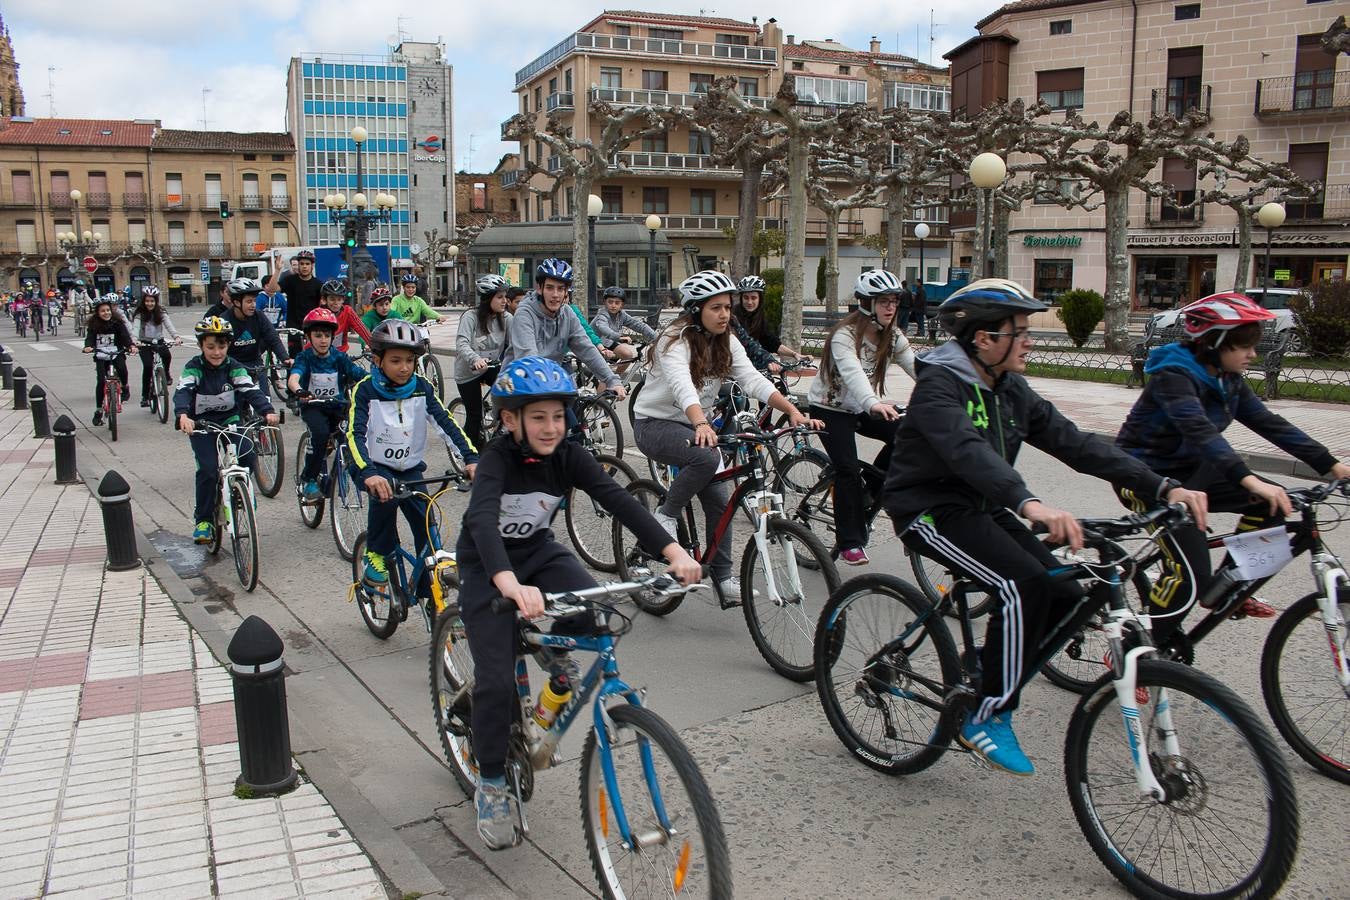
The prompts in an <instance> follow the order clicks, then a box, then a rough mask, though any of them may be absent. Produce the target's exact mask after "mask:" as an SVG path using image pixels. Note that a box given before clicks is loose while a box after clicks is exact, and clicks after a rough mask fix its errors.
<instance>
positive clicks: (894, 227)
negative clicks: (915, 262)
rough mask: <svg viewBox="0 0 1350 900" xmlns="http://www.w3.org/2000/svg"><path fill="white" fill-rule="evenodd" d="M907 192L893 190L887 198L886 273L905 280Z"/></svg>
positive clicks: (898, 189)
mask: <svg viewBox="0 0 1350 900" xmlns="http://www.w3.org/2000/svg"><path fill="white" fill-rule="evenodd" d="M906 193H908V192H907V191H903V190H901V189H900V188H898V187H897V188H891V190H890V193H888V194H887V196H886V271H887V272H890V273H892V274H894V275H896V276H898V277H901V278H903V277H904V272H903V271H902V270H903V269H904V266H905V207H906V206H907V205H908V204H907V203H906V202H905V195H906Z"/></svg>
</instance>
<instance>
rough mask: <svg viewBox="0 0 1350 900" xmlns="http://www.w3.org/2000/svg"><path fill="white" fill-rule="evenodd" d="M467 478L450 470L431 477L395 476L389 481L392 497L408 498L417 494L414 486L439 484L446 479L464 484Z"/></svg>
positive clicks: (397, 498)
mask: <svg viewBox="0 0 1350 900" xmlns="http://www.w3.org/2000/svg"><path fill="white" fill-rule="evenodd" d="M468 480H469V477H468V476H467V475H461V474H460V473H458V472H450V471H447V472H446V473H445V474H443V475H436V476H434V477H432V478H410V479H407V480H401V479H398V478H395V479H393V480H392V482H391V483H390V487H391V488H392V489H393V497H392V499H394V500H409V499H411V498H412V497H413V496H415V495H416V494H417V491H416V490H414V488H419V487H425V486H426V485H428V484H440V483H442V482H446V481H453V482H455V483H456V484H465V483H466V482H468Z"/></svg>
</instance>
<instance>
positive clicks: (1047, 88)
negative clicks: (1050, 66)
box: [1036, 69, 1083, 109]
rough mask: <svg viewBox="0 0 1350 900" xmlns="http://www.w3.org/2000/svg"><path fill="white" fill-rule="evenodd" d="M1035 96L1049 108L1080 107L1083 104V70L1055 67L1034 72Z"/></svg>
mask: <svg viewBox="0 0 1350 900" xmlns="http://www.w3.org/2000/svg"><path fill="white" fill-rule="evenodd" d="M1036 97H1037V99H1040V100H1044V101H1045V102H1046V103H1049V104H1050V108H1051V109H1081V108H1082V106H1083V70H1082V69H1056V70H1054V71H1052V72H1037V73H1036Z"/></svg>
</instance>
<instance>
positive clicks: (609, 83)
mask: <svg viewBox="0 0 1350 900" xmlns="http://www.w3.org/2000/svg"><path fill="white" fill-rule="evenodd" d="M600 86H601V87H602V88H621V87H623V69H620V68H618V67H617V66H601V67H600Z"/></svg>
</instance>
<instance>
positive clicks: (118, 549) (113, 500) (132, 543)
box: [98, 469, 141, 572]
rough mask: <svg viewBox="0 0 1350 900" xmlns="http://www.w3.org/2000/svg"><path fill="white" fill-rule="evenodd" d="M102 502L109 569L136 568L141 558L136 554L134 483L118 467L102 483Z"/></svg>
mask: <svg viewBox="0 0 1350 900" xmlns="http://www.w3.org/2000/svg"><path fill="white" fill-rule="evenodd" d="M98 502H99V505H100V506H102V507H103V541H104V543H105V544H106V545H107V547H108V570H109V571H111V572H123V571H126V570H127V569H134V568H136V567H137V566H139V565H140V564H141V558H140V557H139V556H137V555H136V528H135V525H134V524H133V522H132V520H131V485H129V484H127V481H126V479H125V478H123V477H122V476H121V475H119V474H117V471H116V470H115V469H114V470H109V471H108V474H107V475H104V476H103V480H102V481H100V482H99V483H98Z"/></svg>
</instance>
